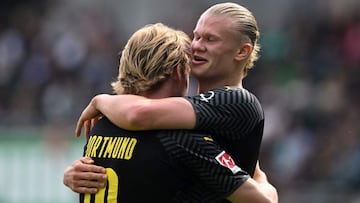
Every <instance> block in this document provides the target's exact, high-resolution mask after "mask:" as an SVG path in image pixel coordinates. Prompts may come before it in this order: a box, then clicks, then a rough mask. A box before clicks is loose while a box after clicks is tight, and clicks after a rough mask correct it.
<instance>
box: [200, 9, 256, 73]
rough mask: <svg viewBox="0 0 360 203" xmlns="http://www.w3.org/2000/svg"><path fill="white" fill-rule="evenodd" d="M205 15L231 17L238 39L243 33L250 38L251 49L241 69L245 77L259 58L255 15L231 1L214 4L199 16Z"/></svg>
mask: <svg viewBox="0 0 360 203" xmlns="http://www.w3.org/2000/svg"><path fill="white" fill-rule="evenodd" d="M205 15H213V16H224V17H228V18H231V19H233V26H234V29H235V31H236V32H237V33H238V34H239V36H240V39H243V36H244V35H245V36H247V37H248V38H249V39H250V41H251V44H252V46H253V50H252V52H251V54H250V57H249V59H248V61H247V63H246V65H245V67H244V69H243V75H244V77H245V76H246V75H247V70H248V69H251V68H252V67H253V66H254V62H255V61H256V60H257V59H258V58H259V55H258V53H259V51H260V44H259V43H258V40H259V38H260V32H259V29H258V26H257V22H256V19H255V17H254V16H253V14H252V13H251V12H250V11H249V10H248V9H247V8H245V7H243V6H241V5H239V4H236V3H231V2H227V3H220V4H216V5H214V6H212V7H210V8H208V9H207V10H206V11H205V12H204V13H203V14H202V15H201V16H205Z"/></svg>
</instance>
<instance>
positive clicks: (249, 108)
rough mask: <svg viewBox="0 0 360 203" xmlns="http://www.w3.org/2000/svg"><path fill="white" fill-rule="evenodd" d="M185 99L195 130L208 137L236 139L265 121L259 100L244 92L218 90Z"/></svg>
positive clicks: (225, 89)
mask: <svg viewBox="0 0 360 203" xmlns="http://www.w3.org/2000/svg"><path fill="white" fill-rule="evenodd" d="M185 99H187V100H188V101H189V102H190V103H191V104H192V106H193V108H194V111H195V114H196V125H195V129H196V130H203V131H206V132H209V133H211V134H217V135H221V136H227V137H228V138H231V139H237V138H239V137H242V136H244V135H247V134H248V133H249V132H251V131H252V130H253V129H254V128H255V127H256V125H257V124H258V123H259V122H261V121H263V120H264V113H263V110H262V107H261V105H260V103H259V101H258V99H257V98H256V97H255V96H254V95H253V94H251V93H250V92H248V91H247V90H245V89H239V88H237V89H232V88H221V89H215V90H212V91H208V92H206V93H203V94H200V95H197V96H192V97H190V96H187V97H185ZM239 132H241V133H239Z"/></svg>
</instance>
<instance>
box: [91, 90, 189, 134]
mask: <svg viewBox="0 0 360 203" xmlns="http://www.w3.org/2000/svg"><path fill="white" fill-rule="evenodd" d="M91 102H92V105H93V106H94V107H95V108H96V109H97V110H98V111H100V112H101V113H102V114H104V115H105V116H106V117H107V118H108V119H109V120H110V121H111V122H112V123H114V124H115V125H117V126H119V127H122V128H124V129H127V130H151V129H180V128H181V129H192V128H193V127H194V126H195V112H194V110H193V108H192V106H191V104H190V103H189V102H188V101H187V100H186V99H184V98H181V97H172V98H165V99H147V98H145V97H141V96H137V95H105V94H103V95H98V96H96V97H94V98H93V100H92V101H91Z"/></svg>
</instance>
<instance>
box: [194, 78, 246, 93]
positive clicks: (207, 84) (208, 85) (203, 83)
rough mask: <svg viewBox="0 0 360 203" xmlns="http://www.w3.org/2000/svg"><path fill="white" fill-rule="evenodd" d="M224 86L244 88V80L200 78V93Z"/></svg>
mask: <svg viewBox="0 0 360 203" xmlns="http://www.w3.org/2000/svg"><path fill="white" fill-rule="evenodd" d="M224 86H234V87H240V88H242V87H243V85H242V80H233V81H231V80H227V81H209V80H208V79H206V80H199V93H203V92H207V91H209V90H211V89H215V88H219V87H224Z"/></svg>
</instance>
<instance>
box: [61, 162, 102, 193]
mask: <svg viewBox="0 0 360 203" xmlns="http://www.w3.org/2000/svg"><path fill="white" fill-rule="evenodd" d="M106 180H107V176H106V172H105V168H103V167H101V166H96V165H94V161H93V160H92V159H91V158H90V157H82V158H80V159H78V160H76V161H75V162H74V163H73V164H72V165H71V166H69V167H67V168H66V170H65V172H64V177H63V183H64V185H66V186H67V187H69V188H70V189H71V190H72V191H74V192H77V193H91V194H93V193H96V192H97V191H98V190H99V188H102V187H105V184H106Z"/></svg>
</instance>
